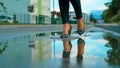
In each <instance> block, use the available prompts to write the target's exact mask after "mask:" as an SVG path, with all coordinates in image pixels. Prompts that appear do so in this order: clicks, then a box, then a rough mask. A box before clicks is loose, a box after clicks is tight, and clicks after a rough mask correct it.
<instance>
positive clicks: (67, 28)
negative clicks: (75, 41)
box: [60, 23, 72, 38]
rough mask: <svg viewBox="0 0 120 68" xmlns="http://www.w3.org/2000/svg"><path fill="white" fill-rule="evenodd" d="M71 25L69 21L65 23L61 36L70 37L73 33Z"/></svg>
mask: <svg viewBox="0 0 120 68" xmlns="http://www.w3.org/2000/svg"><path fill="white" fill-rule="evenodd" d="M71 29H72V27H71V25H70V24H69V23H66V24H64V29H63V35H61V36H60V37H61V38H68V37H69V35H70V34H71Z"/></svg>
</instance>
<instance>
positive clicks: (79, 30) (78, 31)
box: [75, 28, 85, 35]
mask: <svg viewBox="0 0 120 68" xmlns="http://www.w3.org/2000/svg"><path fill="white" fill-rule="evenodd" d="M75 32H76V33H78V34H79V35H82V34H83V33H84V32H85V29H84V28H83V29H77V31H75Z"/></svg>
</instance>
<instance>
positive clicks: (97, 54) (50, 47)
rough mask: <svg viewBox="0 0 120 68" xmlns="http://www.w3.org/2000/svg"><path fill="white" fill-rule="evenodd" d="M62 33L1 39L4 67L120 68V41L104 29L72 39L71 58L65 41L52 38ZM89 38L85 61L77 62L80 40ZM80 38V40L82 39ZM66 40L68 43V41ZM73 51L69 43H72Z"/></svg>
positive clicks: (1, 66)
mask: <svg viewBox="0 0 120 68" xmlns="http://www.w3.org/2000/svg"><path fill="white" fill-rule="evenodd" d="M54 35H55V36H59V35H61V32H56V33H55V32H46V33H37V34H29V35H20V36H19V35H18V36H14V37H10V38H9V39H7V38H6V39H1V40H0V68H40V67H42V68H48V67H49V68H64V67H65V68H66V67H68V68H78V67H82V68H96V67H100V68H102V67H103V68H113V67H115V68H119V67H120V40H119V39H115V38H113V37H112V36H110V35H109V34H107V33H104V32H102V31H89V32H86V33H85V34H84V35H83V36H80V37H79V35H77V34H72V36H75V37H77V38H75V39H71V40H68V41H67V43H66V44H70V45H71V50H70V53H69V59H67V61H65V60H64V59H63V58H62V56H63V51H64V48H65V46H64V44H63V42H64V40H61V39H51V38H50V37H53V36H54ZM79 39H82V40H84V41H85V45H84V47H82V48H80V49H82V50H83V51H84V54H83V60H82V62H80V63H78V62H77V55H78V54H79V52H78V50H79V47H78V43H77V42H78V40H79ZM79 41H80V40H79ZM64 43H65V42H64ZM66 50H67V49H66ZM68 50H69V46H68Z"/></svg>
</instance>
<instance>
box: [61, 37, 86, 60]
mask: <svg viewBox="0 0 120 68" xmlns="http://www.w3.org/2000/svg"><path fill="white" fill-rule="evenodd" d="M63 46H64V50H63V58H64V59H67V60H69V58H70V51H71V48H72V44H71V41H70V40H69V39H65V40H63ZM84 46H85V41H84V40H83V39H81V38H79V39H78V40H77V48H78V49H77V61H81V60H82V59H83V54H84Z"/></svg>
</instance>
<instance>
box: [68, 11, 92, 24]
mask: <svg viewBox="0 0 120 68" xmlns="http://www.w3.org/2000/svg"><path fill="white" fill-rule="evenodd" d="M82 17H83V20H84V22H85V23H89V22H90V21H89V15H88V13H85V12H83V13H82ZM69 19H70V20H76V14H75V12H74V11H70V12H69Z"/></svg>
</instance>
